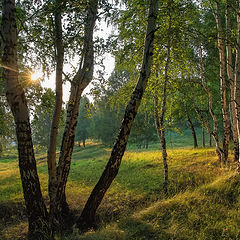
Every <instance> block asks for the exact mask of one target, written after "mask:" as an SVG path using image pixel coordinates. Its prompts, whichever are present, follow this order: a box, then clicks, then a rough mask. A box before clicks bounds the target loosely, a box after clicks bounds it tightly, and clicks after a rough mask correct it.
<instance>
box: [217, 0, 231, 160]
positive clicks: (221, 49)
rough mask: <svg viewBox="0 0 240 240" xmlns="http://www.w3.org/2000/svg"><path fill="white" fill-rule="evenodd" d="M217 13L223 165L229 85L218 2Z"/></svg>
mask: <svg viewBox="0 0 240 240" xmlns="http://www.w3.org/2000/svg"><path fill="white" fill-rule="evenodd" d="M216 6H217V13H216V23H217V30H218V51H219V59H220V93H221V105H222V115H223V129H224V138H223V163H226V162H227V161H228V148H229V141H230V124H229V117H228V107H227V83H226V74H225V70H226V63H225V50H224V41H223V28H222V23H221V14H220V4H219V2H216Z"/></svg>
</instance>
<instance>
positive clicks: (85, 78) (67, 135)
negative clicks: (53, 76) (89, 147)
mask: <svg viewBox="0 0 240 240" xmlns="http://www.w3.org/2000/svg"><path fill="white" fill-rule="evenodd" d="M97 10H98V0H90V1H89V4H88V13H87V18H86V22H85V38H84V46H83V53H82V60H81V63H80V67H79V70H78V72H77V74H76V75H75V77H74V79H73V81H72V85H71V93H70V98H69V103H68V109H67V119H66V125H65V129H64V133H63V139H62V145H61V150H60V157H59V162H58V167H57V190H56V193H55V196H54V197H55V199H54V205H53V209H52V212H53V214H54V218H53V220H54V223H53V225H55V226H56V228H59V227H60V226H61V225H62V224H61V223H62V222H64V217H65V216H66V215H67V214H68V211H69V208H68V204H67V202H66V194H65V189H66V184H67V178H68V175H69V171H70V164H71V157H72V151H73V147H74V137H75V130H76V126H77V117H78V109H79V104H80V99H81V95H82V92H83V90H84V89H85V88H86V87H87V85H88V84H89V83H90V81H91V80H92V77H93V62H94V52H93V31H94V26H95V22H96V17H97Z"/></svg>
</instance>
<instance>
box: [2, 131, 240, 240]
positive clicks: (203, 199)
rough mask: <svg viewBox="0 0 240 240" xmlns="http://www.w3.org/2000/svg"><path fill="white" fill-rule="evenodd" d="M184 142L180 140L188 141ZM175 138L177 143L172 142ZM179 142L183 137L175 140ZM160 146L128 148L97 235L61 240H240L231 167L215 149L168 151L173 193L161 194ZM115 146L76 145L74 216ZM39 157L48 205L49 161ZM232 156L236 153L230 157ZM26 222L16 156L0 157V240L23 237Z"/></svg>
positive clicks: (239, 199) (239, 205)
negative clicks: (219, 158)
mask: <svg viewBox="0 0 240 240" xmlns="http://www.w3.org/2000/svg"><path fill="white" fill-rule="evenodd" d="M179 138H182V139H183V142H187V141H189V143H191V139H189V136H188V140H186V139H184V136H180V135H179ZM175 139H176V138H175ZM177 141H179V142H181V141H180V140H179V139H178V140H177ZM157 146H158V144H157V143H155V144H152V145H150V147H149V149H148V150H145V149H141V150H137V149H136V148H135V149H134V146H129V147H128V150H127V151H126V152H125V155H124V158H123V161H122V165H121V167H120V171H119V174H118V176H117V178H116V179H115V180H114V182H113V184H112V185H111V187H110V189H109V191H108V192H107V194H106V196H105V197H104V200H103V202H102V204H101V206H100V208H99V210H98V223H99V226H100V227H99V228H98V229H97V230H90V231H89V232H87V233H85V234H83V235H80V234H79V233H78V231H77V229H75V228H74V227H73V231H72V232H70V233H68V234H67V235H65V236H58V237H57V239H61V240H68V239H69V240H77V239H86V240H108V239H109V240H110V239H111V240H115V239H116V240H117V239H119V240H123V239H125V240H134V239H135V240H137V239H138V240H139V239H149V240H152V239H159V240H160V239H161V240H169V239H176V240H180V239H181V240H184V239H191V240H194V239H199V240H200V239H201V240H211V239H215V240H220V239H226V240H229V239H240V228H239V225H240V215H239V209H240V176H239V174H238V172H237V171H236V170H235V169H236V167H235V166H234V165H229V166H226V167H221V166H219V164H218V162H217V157H216V155H215V150H214V149H213V148H205V149H203V148H198V149H192V148H191V146H190V145H188V146H187V145H185V147H186V148H184V149H183V148H181V147H179V148H178V147H175V148H174V147H173V148H170V149H169V150H168V164H169V179H170V182H169V196H168V197H165V196H164V195H163V193H162V179H163V167H162V157H161V151H160V150H159V149H157V148H158V147H157ZM110 151H111V149H110V148H108V147H106V146H104V145H102V144H100V143H94V142H88V143H87V146H86V148H85V149H83V148H80V147H77V146H76V147H75V150H74V153H73V157H72V165H71V171H70V176H69V181H68V184H67V200H68V203H69V205H70V208H71V211H72V212H73V213H74V214H76V215H77V216H78V215H79V214H80V212H81V210H82V208H83V206H84V204H85V202H86V200H87V198H88V196H89V194H90V192H91V190H92V188H93V187H94V185H95V184H96V182H97V181H98V178H99V177H100V175H101V173H102V171H103V169H104V167H105V165H106V163H107V161H108V157H109V154H110ZM44 157H45V155H43V154H42V155H41V154H40V155H37V159H38V160H37V161H38V173H39V177H40V181H41V186H42V192H43V195H44V198H45V200H46V203H48V196H47V180H48V175H47V164H46V159H45V158H44ZM230 158H231V159H232V156H230ZM26 234H27V217H26V212H25V208H24V200H23V194H22V188H21V183H20V176H19V170H18V163H17V155H16V152H15V153H14V152H8V153H6V154H5V156H4V157H2V158H1V159H0V239H2V240H10V239H26Z"/></svg>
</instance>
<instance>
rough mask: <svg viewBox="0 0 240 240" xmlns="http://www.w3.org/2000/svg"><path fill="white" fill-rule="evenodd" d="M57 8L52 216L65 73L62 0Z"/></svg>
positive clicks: (50, 156) (50, 154) (50, 174)
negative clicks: (63, 76) (63, 75)
mask: <svg viewBox="0 0 240 240" xmlns="http://www.w3.org/2000/svg"><path fill="white" fill-rule="evenodd" d="M55 3H56V8H55V13H54V15H55V37H56V39H55V46H56V103H55V108H54V113H53V119H52V126H51V132H50V142H49V147H48V177H49V180H48V194H49V198H50V216H51V215H52V214H51V211H52V205H53V200H54V194H55V192H56V187H57V186H56V185H57V168H56V144H57V135H58V127H59V120H60V116H61V110H62V74H63V60H64V48H63V39H62V16H61V11H62V6H61V5H62V0H56V2H55Z"/></svg>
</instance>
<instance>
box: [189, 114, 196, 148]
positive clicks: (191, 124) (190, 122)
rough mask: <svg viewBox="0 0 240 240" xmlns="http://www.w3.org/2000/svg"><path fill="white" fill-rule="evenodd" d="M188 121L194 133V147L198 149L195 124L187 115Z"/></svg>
mask: <svg viewBox="0 0 240 240" xmlns="http://www.w3.org/2000/svg"><path fill="white" fill-rule="evenodd" d="M187 121H188V125H189V127H190V129H191V131H192V136H193V147H194V148H197V147H198V143H197V136H196V131H195V129H194V126H193V123H192V121H191V119H190V117H189V115H187Z"/></svg>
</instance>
